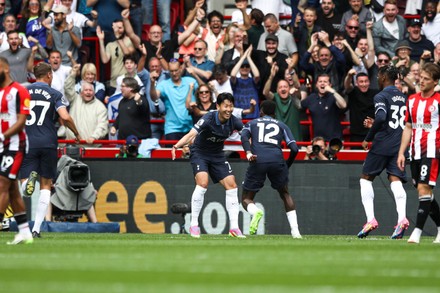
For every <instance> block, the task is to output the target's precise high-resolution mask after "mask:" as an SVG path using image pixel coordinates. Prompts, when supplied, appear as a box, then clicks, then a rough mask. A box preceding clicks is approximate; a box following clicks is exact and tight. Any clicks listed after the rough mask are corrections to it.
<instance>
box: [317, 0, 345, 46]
mask: <svg viewBox="0 0 440 293" xmlns="http://www.w3.org/2000/svg"><path fill="white" fill-rule="evenodd" d="M341 21H342V14H340V13H338V12H336V11H335V3H334V1H333V0H322V1H321V10H320V11H318V18H317V20H316V25H317V26H320V27H321V28H322V29H323V30H324V31H326V32H327V33H328V34H329V38H330V40H333V38H334V36H335V34H336V33H337V32H339V30H340V28H341Z"/></svg>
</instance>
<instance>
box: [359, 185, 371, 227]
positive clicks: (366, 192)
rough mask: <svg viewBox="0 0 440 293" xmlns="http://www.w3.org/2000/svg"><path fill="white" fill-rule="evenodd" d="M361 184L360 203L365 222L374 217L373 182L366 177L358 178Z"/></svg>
mask: <svg viewBox="0 0 440 293" xmlns="http://www.w3.org/2000/svg"><path fill="white" fill-rule="evenodd" d="M359 183H360V185H361V197H362V204H363V205H364V210H365V214H366V216H367V222H370V221H371V220H373V219H374V189H373V182H372V181H369V180H367V179H361V180H359Z"/></svg>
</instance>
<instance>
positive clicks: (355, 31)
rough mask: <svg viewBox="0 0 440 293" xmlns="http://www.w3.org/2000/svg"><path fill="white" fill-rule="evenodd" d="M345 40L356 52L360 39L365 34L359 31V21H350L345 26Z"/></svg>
mask: <svg viewBox="0 0 440 293" xmlns="http://www.w3.org/2000/svg"><path fill="white" fill-rule="evenodd" d="M343 34H344V39H345V40H347V42H348V44H349V45H350V47H351V48H352V49H353V50H354V49H356V45H357V43H358V42H359V39H360V38H361V37H362V36H365V34H361V33H360V31H359V21H357V20H356V19H349V20H348V21H347V23H346V24H345V30H344V32H343Z"/></svg>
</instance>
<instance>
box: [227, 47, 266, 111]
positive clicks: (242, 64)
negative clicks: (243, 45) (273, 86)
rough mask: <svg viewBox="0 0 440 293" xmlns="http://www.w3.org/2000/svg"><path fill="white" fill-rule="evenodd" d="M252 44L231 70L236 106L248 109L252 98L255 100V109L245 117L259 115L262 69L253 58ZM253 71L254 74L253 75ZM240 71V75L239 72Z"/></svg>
mask: <svg viewBox="0 0 440 293" xmlns="http://www.w3.org/2000/svg"><path fill="white" fill-rule="evenodd" d="M251 52H252V45H251V46H250V47H249V48H248V49H247V50H246V51H245V52H244V54H243V55H242V56H241V57H240V59H239V61H238V62H237V64H236V65H235V66H234V68H233V69H232V72H231V78H230V82H231V87H232V91H233V94H234V99H235V102H234V107H237V108H242V109H248V108H250V107H251V100H254V101H255V104H256V105H255V111H254V112H253V113H251V114H248V115H244V117H243V118H244V119H254V118H257V117H259V113H260V109H259V99H258V84H259V82H260V71H259V70H258V68H257V66H256V65H255V63H254V61H253V60H252V58H251ZM251 72H252V75H251ZM238 73H239V77H237V74H238Z"/></svg>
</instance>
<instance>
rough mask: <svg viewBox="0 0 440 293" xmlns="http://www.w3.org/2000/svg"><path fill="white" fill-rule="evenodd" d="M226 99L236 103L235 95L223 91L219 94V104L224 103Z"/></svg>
mask: <svg viewBox="0 0 440 293" xmlns="http://www.w3.org/2000/svg"><path fill="white" fill-rule="evenodd" d="M224 101H230V102H231V103H232V104H234V101H235V99H234V96H233V95H232V94H230V93H221V94H219V95H218V96H217V105H219V106H220V105H221V104H223V102H224Z"/></svg>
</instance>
